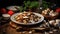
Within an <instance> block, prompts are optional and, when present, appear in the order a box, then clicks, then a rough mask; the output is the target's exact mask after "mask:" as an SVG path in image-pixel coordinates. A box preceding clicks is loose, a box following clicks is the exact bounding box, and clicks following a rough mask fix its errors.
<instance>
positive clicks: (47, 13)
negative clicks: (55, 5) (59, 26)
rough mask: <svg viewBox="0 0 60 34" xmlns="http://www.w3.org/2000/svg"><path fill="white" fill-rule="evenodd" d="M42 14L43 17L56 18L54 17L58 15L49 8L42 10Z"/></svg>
mask: <svg viewBox="0 0 60 34" xmlns="http://www.w3.org/2000/svg"><path fill="white" fill-rule="evenodd" d="M42 14H44V15H50V16H56V15H58V13H57V12H54V11H53V10H50V9H49V8H47V9H45V10H43V11H42Z"/></svg>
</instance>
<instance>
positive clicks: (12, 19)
mask: <svg viewBox="0 0 60 34" xmlns="http://www.w3.org/2000/svg"><path fill="white" fill-rule="evenodd" d="M33 13H34V12H33ZM18 14H20V13H15V14H14V15H12V16H11V21H13V22H15V23H17V24H22V25H34V24H38V23H40V22H42V21H43V20H44V17H43V16H42V15H41V14H38V13H34V14H35V15H37V16H39V17H41V19H40V20H39V21H38V22H36V23H27V24H24V23H20V22H17V21H16V20H15V18H14V17H15V16H17V15H18Z"/></svg>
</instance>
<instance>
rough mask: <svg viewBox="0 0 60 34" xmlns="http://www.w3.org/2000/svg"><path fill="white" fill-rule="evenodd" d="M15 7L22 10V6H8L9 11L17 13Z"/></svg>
mask: <svg viewBox="0 0 60 34" xmlns="http://www.w3.org/2000/svg"><path fill="white" fill-rule="evenodd" d="M15 7H17V8H20V6H8V7H7V9H8V10H13V11H17V9H16V8H15Z"/></svg>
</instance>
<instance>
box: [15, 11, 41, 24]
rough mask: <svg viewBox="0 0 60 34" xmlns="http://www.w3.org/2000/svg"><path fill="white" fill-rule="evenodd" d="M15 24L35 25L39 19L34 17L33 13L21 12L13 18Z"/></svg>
mask: <svg viewBox="0 0 60 34" xmlns="http://www.w3.org/2000/svg"><path fill="white" fill-rule="evenodd" d="M14 18H15V20H16V21H17V22H20V23H24V24H27V23H35V22H38V21H39V20H40V19H41V17H39V16H37V15H35V14H34V13H33V12H22V13H20V14H18V15H17V16H15V17H14Z"/></svg>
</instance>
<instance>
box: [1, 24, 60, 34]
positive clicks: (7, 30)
mask: <svg viewBox="0 0 60 34" xmlns="http://www.w3.org/2000/svg"><path fill="white" fill-rule="evenodd" d="M0 34H23V33H21V32H17V31H16V29H14V28H12V27H11V26H9V24H5V25H2V26H1V27H0ZM24 34H29V33H28V32H26V33H24ZM31 34H32V33H31ZM33 34H44V32H43V33H42V32H34V33H33ZM50 34H60V30H58V31H55V32H53V33H50Z"/></svg>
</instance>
